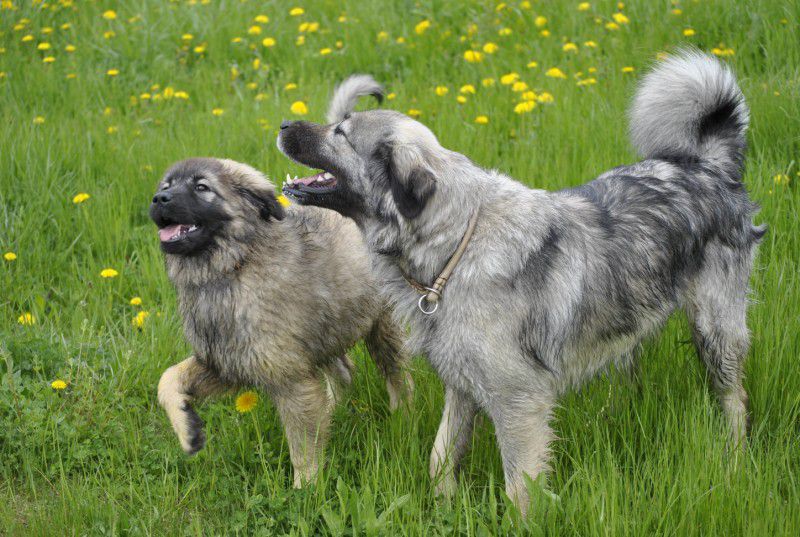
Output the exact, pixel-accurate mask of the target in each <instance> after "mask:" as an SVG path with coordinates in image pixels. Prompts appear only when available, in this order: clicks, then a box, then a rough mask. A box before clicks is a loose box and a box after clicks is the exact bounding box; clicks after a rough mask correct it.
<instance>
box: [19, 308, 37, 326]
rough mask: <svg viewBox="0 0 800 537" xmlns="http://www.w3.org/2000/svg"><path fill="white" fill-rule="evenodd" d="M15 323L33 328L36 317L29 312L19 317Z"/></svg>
mask: <svg viewBox="0 0 800 537" xmlns="http://www.w3.org/2000/svg"><path fill="white" fill-rule="evenodd" d="M17 322H18V323H19V324H21V325H22V326H33V325H35V324H36V317H34V316H33V314H32V313H31V312H29V311H26V312H25V313H23V314H22V315H20V316H19V317H17Z"/></svg>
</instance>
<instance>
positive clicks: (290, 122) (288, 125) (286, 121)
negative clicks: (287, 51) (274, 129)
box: [281, 119, 294, 130]
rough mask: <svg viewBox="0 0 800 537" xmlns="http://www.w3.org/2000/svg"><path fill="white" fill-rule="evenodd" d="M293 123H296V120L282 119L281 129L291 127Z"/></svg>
mask: <svg viewBox="0 0 800 537" xmlns="http://www.w3.org/2000/svg"><path fill="white" fill-rule="evenodd" d="M292 123H294V121H289V120H288V119H284V120H283V121H281V130H283V129H286V128H288V127H290V126H291V125H292Z"/></svg>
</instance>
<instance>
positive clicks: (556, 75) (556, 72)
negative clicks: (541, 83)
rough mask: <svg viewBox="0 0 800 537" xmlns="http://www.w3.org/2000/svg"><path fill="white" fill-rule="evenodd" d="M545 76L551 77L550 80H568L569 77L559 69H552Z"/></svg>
mask: <svg viewBox="0 0 800 537" xmlns="http://www.w3.org/2000/svg"><path fill="white" fill-rule="evenodd" d="M545 76H549V77H550V78H567V75H565V74H564V71H562V70H561V69H559V68H558V67H551V68H550V69H548V70H547V72H545Z"/></svg>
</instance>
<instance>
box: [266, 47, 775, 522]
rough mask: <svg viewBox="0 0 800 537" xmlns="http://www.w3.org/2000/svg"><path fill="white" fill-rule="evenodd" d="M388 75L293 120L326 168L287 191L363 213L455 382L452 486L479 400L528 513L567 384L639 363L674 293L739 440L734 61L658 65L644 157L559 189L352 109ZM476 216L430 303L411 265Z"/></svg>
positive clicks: (512, 491)
mask: <svg viewBox="0 0 800 537" xmlns="http://www.w3.org/2000/svg"><path fill="white" fill-rule="evenodd" d="M379 91H380V87H379V86H378V85H377V84H376V83H375V82H374V81H373V80H372V79H371V78H369V77H367V76H364V75H360V76H357V77H354V78H350V79H348V80H347V81H346V82H345V83H343V84H342V85H341V86H340V87H339V88H338V89H337V94H336V96H335V98H334V101H333V104H334V105H333V107H332V110H331V112H330V114H329V117H328V119H329V121H330V122H331V123H330V124H329V125H318V124H313V123H309V122H305V121H298V122H284V124H283V125H282V126H281V127H282V129H281V132H280V135H279V138H278V146H279V147H280V149H281V150H282V151H283V152H284V153H285V154H286V155H288V156H289V157H290V158H292V159H294V160H295V161H297V162H300V163H302V164H305V165H307V166H311V167H314V168H321V169H322V170H324V171H325V172H328V175H326V176H325V177H326V180H324V181H318V180H311V181H310V180H308V179H300V180H296V181H291V182H289V183H287V184H286V185H284V192H285V193H286V194H287V195H290V196H291V197H293V198H295V199H297V200H298V201H299V202H300V203H303V204H307V205H317V206H320V207H328V208H332V209H335V210H337V211H339V212H340V213H341V214H343V215H345V216H348V217H350V218H353V219H354V220H355V221H356V223H357V224H358V226H359V227H360V229H361V231H362V232H363V233H364V235H365V237H366V240H367V243H368V246H369V248H370V250H371V252H372V254H373V263H374V265H375V267H376V270H377V272H378V277H379V278H380V280H381V282H382V283H383V285H382V287H383V291H384V293H385V295H386V296H387V297H388V298H389V300H391V302H392V303H393V305H394V306H395V308H396V311H397V312H398V313H399V314H400V316H401V317H402V318H404V319H405V320H407V321H408V322H410V324H411V327H412V334H413V336H414V341H415V343H416V350H419V351H420V352H423V353H425V354H426V355H427V356H428V358H429V360H430V362H431V364H432V365H433V367H434V368H435V369H436V370H437V371H438V373H439V375H440V376H441V378H442V380H443V381H444V384H445V386H446V400H445V408H444V415H443V418H442V421H441V425H440V427H439V431H438V434H437V436H436V440H435V444H434V448H433V452H432V455H431V461H430V472H431V476H432V477H433V478H434V480H435V483H436V487H437V490H438V491H440V492H443V493H445V494H449V493H452V491H453V489H454V487H455V484H456V481H455V469H456V466H457V464H458V462H459V459H460V458H461V456H462V454H463V453H464V451H465V448H466V447H467V445H468V444H469V438H470V434H471V429H472V423H473V419H474V417H475V415H476V412H477V411H479V410H482V411H484V412H486V414H488V416H489V417H490V418H491V419H492V421H493V422H494V425H495V430H496V435H497V440H498V442H499V446H500V451H501V455H502V459H503V468H504V473H505V479H506V491H507V493H508V495H509V496H510V497H511V498H512V499H514V500H515V501H516V502H517V503H518V505H519V506H520V508H521V509H523V510H525V509H526V508H527V504H528V492H527V489H526V485H525V476H526V475H527V476H530V477H531V478H535V477H536V476H537V475H539V474H540V473H541V472H542V471H543V470H545V469H546V467H547V464H548V444H549V443H550V441H551V439H552V438H553V434H552V432H551V428H550V424H549V422H550V420H551V416H552V410H553V406H554V405H555V403H556V401H557V398H558V396H559V395H560V394H562V393H564V392H565V391H566V390H568V389H570V388H571V387H575V386H578V385H580V384H581V383H583V382H585V381H586V380H588V379H590V378H592V377H593V376H594V375H595V374H596V373H598V372H599V371H601V370H603V369H604V368H606V367H607V366H608V365H609V364H611V363H617V364H618V365H622V366H624V365H626V364H627V363H628V362H629V361H630V360H631V359H632V354H633V353H634V351H635V349H636V348H637V346H638V344H639V343H640V342H641V341H642V340H643V339H644V338H647V337H648V336H651V335H653V334H654V333H655V332H656V331H657V330H658V329H659V328H660V327H661V326H662V325H663V324H664V322H665V321H666V320H667V318H668V317H669V316H670V314H671V313H672V312H673V311H674V310H675V309H677V308H682V309H683V310H685V311H686V313H687V314H688V318H689V320H690V323H691V327H692V330H693V333H694V340H695V344H696V346H697V350H698V352H699V354H700V356H701V358H702V361H703V363H704V364H705V365H706V367H707V368H708V372H709V375H710V378H711V381H712V383H713V386H714V388H715V390H716V393H717V395H718V397H719V400H720V403H721V406H722V409H723V411H724V414H725V417H726V419H727V422H728V424H729V426H730V430H731V435H732V436H731V439H732V443H733V444H735V445H737V446H742V445H743V443H744V441H745V434H746V422H747V419H746V418H747V395H746V393H745V391H744V389H743V387H742V363H743V361H744V359H745V356H746V355H747V352H748V346H749V337H748V330H747V325H746V321H745V317H746V310H747V305H748V280H749V277H750V271H751V267H752V265H753V259H754V256H755V253H756V246H757V244H758V242H759V240H760V239H761V237H762V236H763V234H764V232H765V228H764V227H755V226H754V225H753V223H752V217H753V214H754V213H755V211H756V206H755V205H754V204H753V203H751V201H750V200H749V199H748V195H747V192H746V190H745V187H744V185H743V184H742V180H741V179H742V168H743V161H744V150H745V131H746V128H747V123H748V109H747V106H746V104H745V102H744V98H743V96H742V93H741V91H740V90H739V87H738V85H737V83H736V80H735V78H734V75H733V74H732V73H731V71H730V70H729V69H728V68H727V67H725V66H724V65H723V64H721V63H720V62H719V61H717V60H716V59H714V58H713V57H710V56H707V55H705V54H702V53H699V52H694V51H682V52H680V53H678V54H676V55H675V56H673V57H670V58H668V59H667V60H666V61H663V62H661V63H659V64H658V65H657V66H656V67H655V69H654V70H653V71H652V72H651V73H650V74H648V75H647V76H646V77H645V78H644V80H643V81H642V83H641V85H640V87H639V89H638V92H637V94H636V97H635V100H634V103H633V110H632V112H631V127H630V130H631V136H632V139H633V143H634V145H635V146H636V148H637V149H638V151H639V153H640V154H641V155H642V157H643V158H644V160H642V161H641V162H638V163H636V164H633V165H629V166H620V167H617V168H614V169H612V170H610V171H607V172H605V173H603V174H602V175H600V176H599V177H598V178H596V179H595V180H593V181H591V182H589V183H587V184H584V185H583V186H580V187H578V188H571V189H567V190H561V191H557V192H546V191H543V190H536V189H530V188H528V187H526V186H524V185H522V184H520V183H518V182H517V181H514V180H513V179H511V178H509V177H507V176H505V175H503V174H501V173H498V172H496V171H493V170H485V169H483V168H480V167H478V166H476V165H475V164H474V163H472V162H471V161H470V160H469V159H468V158H467V157H465V156H464V155H461V154H459V153H455V152H453V151H450V150H448V149H445V148H444V147H442V146H441V145H440V144H439V142H438V140H437V139H436V137H435V136H434V135H433V133H431V131H430V130H429V129H428V128H426V127H425V126H424V125H422V124H421V123H419V122H417V121H415V120H413V119H411V118H409V117H406V116H404V115H402V114H399V113H397V112H392V111H384V110H372V111H366V112H354V113H351V109H352V105H353V102H354V101H355V98H356V96H357V95H359V94H367V93H376V92H379ZM475 215H477V225H476V227H475V231H474V234H473V235H472V237H471V239H470V240H469V242H468V243H467V245H466V251H465V253H464V255H463V257H462V258H461V260H460V261H459V262H458V264H457V265H456V268H455V271H454V272H453V274H452V278H451V279H450V281H449V283H448V284H447V287H446V289H445V291H444V294H443V296H442V298H441V301H440V302H439V308H438V311H436V312H435V313H433V314H432V315H426V314H424V313H423V311H422V309H423V308H425V309H432V308H431V305H430V304H428V305H427V306H426V305H425V303H424V301H423V302H421V303H418V301H419V300H420V294H418V292H417V289H419V285H410V284H409V282H412V283H413V282H423V284H424V285H426V286H427V285H431V283H432V282H434V280H436V278H437V275H439V274H440V273H441V272H442V269H443V267H444V266H445V264H446V263H447V262H448V260H449V259H450V258H451V256H453V253H454V252H455V251H456V250H457V248H458V246H459V244H460V243H461V242H462V238H463V237H464V236H465V233H467V229H468V226H469V222H470V221H471V220H472V218H473V216H475ZM420 305H421V306H422V307H419V306H420Z"/></svg>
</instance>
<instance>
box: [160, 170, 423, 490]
mask: <svg viewBox="0 0 800 537" xmlns="http://www.w3.org/2000/svg"><path fill="white" fill-rule="evenodd" d="M150 216H151V218H152V219H153V221H154V222H155V223H156V224H157V225H158V227H159V237H160V239H161V249H162V250H163V251H164V253H165V256H166V264H167V272H168V274H169V278H170V280H171V281H172V283H173V285H174V286H175V289H176V291H177V294H178V303H179V306H180V312H181V315H182V317H183V327H184V333H185V334H186V338H187V339H188V341H189V343H190V344H191V345H192V347H193V349H194V355H193V356H191V357H189V358H187V359H186V360H184V361H183V362H180V363H179V364H176V365H174V366H172V367H170V368H169V369H167V370H166V371H165V372H164V374H163V376H162V377H161V381H160V382H159V385H158V400H159V402H160V403H161V405H162V406H163V407H164V409H165V410H166V412H167V415H168V416H169V419H170V421H171V422H172V427H173V428H174V429H175V433H176V434H177V435H178V439H179V440H180V443H181V446H182V447H183V449H184V451H186V452H187V453H189V454H192V453H195V452H196V451H197V450H199V449H201V448H202V447H203V445H204V443H205V435H204V433H203V422H202V420H201V419H200V418H199V416H198V415H197V413H196V412H195V411H194V410H193V409H192V407H191V405H190V403H191V401H192V400H193V399H195V398H202V397H207V396H210V395H214V394H217V393H220V392H223V391H226V390H228V389H231V388H236V387H241V386H256V387H258V388H260V389H263V390H265V391H266V392H267V393H268V394H269V395H270V396H271V398H272V400H273V402H274V403H275V405H276V407H277V410H278V412H279V414H280V417H281V421H282V422H283V426H284V429H285V431H286V436H287V440H288V443H289V455H290V458H291V461H292V466H293V467H294V485H295V486H296V487H297V486H300V485H302V484H303V483H304V482H307V481H309V480H312V479H313V478H314V476H315V475H316V473H317V471H318V468H319V466H320V464H321V461H320V456H321V454H322V452H323V448H324V446H325V440H326V436H327V432H328V427H329V423H330V415H331V411H332V408H333V402H334V396H335V393H334V392H336V391H337V390H338V389H339V388H341V387H342V386H343V385H346V384H349V382H350V380H351V367H352V363H351V362H350V359H349V358H348V357H347V356H346V354H345V353H346V352H347V350H348V349H349V348H350V347H352V346H353V345H354V344H355V343H356V341H358V340H359V339H360V338H364V339H365V341H366V345H367V348H368V349H369V352H370V354H371V355H372V357H373V358H374V359H375V361H376V363H377V365H378V369H379V370H380V372H381V373H382V374H383V375H384V376H385V378H386V386H387V388H388V390H389V396H390V406H391V408H392V409H394V408H396V407H397V406H398V404H399V403H400V402H401V401H402V400H403V399H404V398H407V397H408V396H409V395H410V389H411V384H410V377H409V376H408V374H407V373H406V372H405V371H404V369H403V366H404V363H405V361H406V359H407V355H406V353H405V352H404V351H403V339H404V337H403V336H404V334H403V333H402V331H401V330H400V329H399V328H398V326H397V325H396V324H395V323H394V322H393V321H392V318H391V315H390V314H389V313H388V310H387V309H386V307H385V302H384V301H383V300H382V299H381V298H380V295H379V293H378V291H377V285H376V282H375V279H374V277H373V276H372V273H371V272H370V265H369V256H368V253H367V249H366V248H365V246H364V242H363V239H362V237H361V235H360V234H359V232H358V229H357V228H356V226H355V225H354V224H353V223H352V222H351V221H349V220H347V219H345V218H342V217H341V216H339V215H338V214H336V213H334V212H333V211H324V210H321V209H316V208H314V207H308V208H303V207H297V206H294V207H288V208H284V207H283V206H282V205H281V204H280V203H279V202H278V201H277V199H276V197H275V188H274V186H273V185H272V184H271V183H270V182H269V181H268V180H267V179H266V178H265V177H264V176H263V175H261V173H259V172H258V171H256V170H254V169H253V168H251V167H249V166H246V165H244V164H240V163H238V162H233V161H230V160H218V159H211V158H196V159H189V160H186V161H183V162H179V163H177V164H175V165H174V166H173V167H172V168H170V169H169V170H168V171H167V172H166V174H165V175H164V178H163V179H162V180H161V182H160V183H159V188H158V191H157V192H156V195H155V197H154V198H153V202H152V204H151V206H150Z"/></svg>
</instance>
